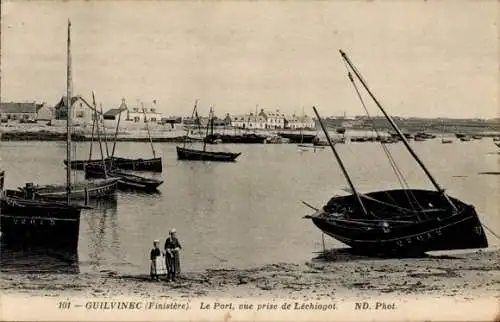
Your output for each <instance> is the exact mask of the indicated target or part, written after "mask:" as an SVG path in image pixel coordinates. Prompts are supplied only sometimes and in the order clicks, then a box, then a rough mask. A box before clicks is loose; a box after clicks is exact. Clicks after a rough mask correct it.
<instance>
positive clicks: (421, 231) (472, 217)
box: [0, 22, 488, 255]
mask: <svg viewBox="0 0 500 322" xmlns="http://www.w3.org/2000/svg"><path fill="white" fill-rule="evenodd" d="M67 43H68V46H67V51H68V53H67V55H68V68H67V89H66V90H67V96H66V100H67V101H68V98H71V97H72V93H71V88H72V86H71V82H72V77H71V24H70V23H69V22H68V39H67ZM341 56H342V58H343V60H344V61H345V62H346V67H347V68H348V75H349V79H350V80H351V82H352V84H353V85H354V86H355V88H356V90H357V91H358V88H357V85H356V82H355V80H354V77H353V76H352V73H353V74H354V75H355V76H356V78H357V79H358V80H359V82H360V83H361V84H362V85H363V87H364V88H365V90H366V91H367V92H368V94H369V96H370V97H371V98H372V99H373V100H374V101H375V103H376V105H377V106H378V108H379V109H380V110H381V111H382V113H383V114H384V115H385V117H386V118H387V120H388V121H389V123H390V124H391V126H392V127H393V129H394V131H395V135H394V137H397V140H398V141H401V142H403V144H404V145H405V147H406V148H407V150H408V152H409V153H410V154H411V155H412V157H413V158H414V159H415V160H416V162H417V163H418V164H419V165H420V166H421V168H422V169H423V170H424V172H425V174H426V175H427V177H428V178H429V180H430V181H431V182H432V184H433V186H434V188H435V190H422V189H411V188H409V187H403V188H402V189H398V190H383V191H376V192H371V193H366V194H363V193H360V192H358V191H357V189H356V187H355V185H354V183H353V181H352V179H351V177H350V176H349V174H348V173H347V171H346V169H345V167H344V165H343V162H342V159H341V158H340V156H339V154H338V152H337V150H336V148H335V145H336V143H342V142H340V141H334V140H332V139H331V138H330V136H329V134H328V131H327V129H326V127H325V126H324V124H323V121H322V119H321V117H320V116H319V113H318V111H317V109H316V108H315V107H313V110H314V112H315V114H316V116H317V119H318V120H319V122H320V125H321V128H322V130H323V132H324V134H325V137H326V142H318V141H316V139H315V137H316V136H311V137H309V136H305V135H301V138H300V140H301V141H300V142H301V144H305V143H306V142H310V143H312V144H313V145H314V146H318V147H319V146H323V147H325V148H326V147H330V148H331V150H332V151H333V153H334V156H335V159H336V160H337V162H338V164H339V166H340V168H341V169H342V172H343V174H344V176H345V178H346V181H347V183H348V184H349V192H350V194H349V195H347V196H334V197H332V198H331V199H330V200H329V201H328V202H327V203H326V205H324V206H323V207H321V208H315V207H313V206H310V205H309V206H310V207H311V208H314V211H315V212H314V214H311V215H308V216H306V217H307V218H310V219H311V220H312V222H313V223H314V224H315V225H316V226H317V227H318V228H319V229H320V230H322V231H323V232H324V233H326V234H328V235H330V236H332V237H333V238H335V239H337V240H339V241H340V242H342V243H344V244H347V245H349V246H351V247H352V248H354V249H356V250H360V251H362V252H364V253H377V254H378V253H385V254H399V255H401V254H403V255H405V254H416V253H424V252H427V251H431V250H451V249H467V248H484V247H487V246H488V241H487V239H486V235H485V234H484V231H483V229H482V223H481V222H480V220H479V218H478V215H477V213H476V211H475V209H474V207H473V206H472V205H469V204H466V203H465V202H462V201H460V200H458V199H457V198H453V197H450V196H448V195H447V193H446V192H445V190H444V189H443V188H442V187H441V186H440V185H439V184H438V183H437V182H436V180H435V179H434V178H433V176H432V175H431V174H430V172H429V171H428V169H427V168H426V167H425V165H424V164H423V163H422V161H421V160H420V159H419V158H418V156H417V155H416V153H415V152H414V151H413V149H412V147H411V146H410V145H409V143H408V138H407V137H406V136H405V135H404V134H403V133H402V132H401V130H400V129H399V128H398V126H397V125H396V124H395V123H394V121H393V120H392V118H391V117H390V116H389V115H388V114H387V113H386V112H385V110H384V109H383V108H382V106H381V105H380V103H379V102H378V101H377V99H376V98H375V97H374V95H373V94H372V93H371V91H370V90H369V89H368V86H367V85H366V82H365V81H364V80H363V78H362V77H361V76H360V73H359V72H358V70H357V69H356V68H355V67H354V65H353V64H352V62H351V61H350V59H349V58H348V57H347V55H346V54H345V53H344V52H342V51H341ZM360 99H361V97H360ZM362 103H363V102H362ZM363 105H364V103H363ZM66 108H67V142H66V143H67V154H66V160H64V164H65V165H66V184H64V185H50V186H49V185H46V186H38V185H35V184H33V183H28V184H26V185H25V186H24V187H20V188H18V189H17V190H8V189H7V190H5V189H4V187H3V185H4V177H5V172H0V184H1V187H0V188H1V193H2V194H1V196H0V202H1V208H0V209H1V213H0V227H1V233H2V236H1V237H2V244H4V245H5V244H7V245H9V246H11V247H14V248H18V247H21V248H24V247H42V248H48V247H50V248H57V249H65V250H72V251H76V249H77V246H78V237H79V225H80V215H81V212H82V211H85V209H88V208H89V205H88V204H89V202H88V201H89V200H91V199H100V198H106V197H108V196H111V195H113V194H114V193H115V191H116V190H117V189H133V190H137V189H139V190H146V191H155V190H156V189H157V188H158V186H159V185H161V184H162V182H163V181H161V180H158V179H154V178H147V177H144V176H142V175H138V174H137V172H139V171H142V172H144V171H148V172H156V173H161V172H162V171H163V169H162V158H161V157H156V153H155V150H154V147H153V143H152V141H151V137H149V138H150V142H151V148H152V151H153V158H150V159H130V158H124V157H117V156H115V148H116V135H117V133H118V126H119V122H120V120H118V125H117V131H116V133H115V141H114V143H113V148H112V151H111V153H109V149H108V145H107V142H106V144H105V146H106V148H105V149H104V148H103V144H102V140H101V136H100V135H101V134H100V133H101V132H100V131H101V130H100V125H99V121H97V120H98V119H99V118H98V117H97V108H96V105H95V98H94V112H95V113H96V114H95V115H96V118H95V120H96V121H94V126H93V136H92V138H94V133H95V134H96V137H97V140H98V141H99V148H100V152H101V155H100V158H98V159H92V144H93V140H92V141H91V148H90V153H89V158H88V159H87V160H72V154H71V144H72V142H71V104H69V102H67V104H66ZM197 114H198V113H197V101H196V103H195V106H194V110H193V115H196V116H197ZM213 116H214V114H213V109H212V108H211V109H210V120H212V122H211V124H212V126H207V128H206V131H207V133H206V136H205V138H209V139H205V140H203V142H200V143H201V144H203V148H199V149H195V148H192V147H187V143H188V142H187V141H185V142H184V145H183V146H177V158H178V159H179V160H193V161H219V162H233V161H235V160H236V159H237V158H238V157H239V156H240V155H241V152H213V151H208V150H207V144H211V143H217V142H216V140H217V138H216V137H215V136H214V135H213ZM196 119H198V118H196ZM94 128H95V132H94ZM210 129H212V133H209V132H208V131H209V130H210ZM344 132H345V130H344ZM344 132H342V133H340V132H339V134H344ZM148 133H149V131H148ZM186 137H187V136H186ZM289 139H292V140H297V137H289ZM380 143H382V146H384V144H385V143H390V142H385V141H383V140H381V141H380ZM105 150H106V152H104V151H105ZM385 152H386V153H387V156H388V158H389V160H391V162H392V163H391V164H392V166H393V168H394V170H395V173H396V175H397V176H398V179H400V182H402V183H404V182H406V181H405V180H404V178H402V175H401V171H398V170H399V169H398V167H397V165H396V164H395V162H394V159H393V158H391V156H390V151H388V150H387V149H385ZM71 170H81V171H84V172H85V176H86V179H88V180H85V181H82V182H72V179H71ZM130 171H134V173H131V172H130Z"/></svg>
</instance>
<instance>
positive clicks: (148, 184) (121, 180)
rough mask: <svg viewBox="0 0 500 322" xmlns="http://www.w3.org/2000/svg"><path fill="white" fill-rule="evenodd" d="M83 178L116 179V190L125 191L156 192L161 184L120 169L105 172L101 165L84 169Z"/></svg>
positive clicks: (158, 181) (155, 180) (156, 180)
mask: <svg viewBox="0 0 500 322" xmlns="http://www.w3.org/2000/svg"><path fill="white" fill-rule="evenodd" d="M85 176H86V177H88V178H104V177H106V176H107V177H109V178H116V179H118V188H119V189H125V190H143V191H156V190H157V189H158V187H159V186H160V185H161V184H162V183H163V181H162V180H158V179H153V178H146V177H143V176H138V175H134V174H132V173H128V172H126V171H123V170H121V169H111V170H105V169H104V166H103V165H92V166H87V167H86V168H85Z"/></svg>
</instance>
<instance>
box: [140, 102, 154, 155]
mask: <svg viewBox="0 0 500 322" xmlns="http://www.w3.org/2000/svg"><path fill="white" fill-rule="evenodd" d="M142 113H143V114H144V123H146V130H147V131H148V137H149V143H150V144H151V150H152V151H153V158H156V152H155V147H154V146H153V139H151V134H150V133H149V124H148V122H147V119H146V109H145V108H144V105H143V106H142Z"/></svg>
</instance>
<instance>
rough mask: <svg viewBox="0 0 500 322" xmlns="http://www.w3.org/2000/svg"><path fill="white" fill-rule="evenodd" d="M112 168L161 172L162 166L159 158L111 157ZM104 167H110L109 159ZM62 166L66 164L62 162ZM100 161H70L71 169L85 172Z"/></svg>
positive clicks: (100, 161) (100, 162)
mask: <svg viewBox="0 0 500 322" xmlns="http://www.w3.org/2000/svg"><path fill="white" fill-rule="evenodd" d="M112 160H113V166H114V167H116V168H119V169H123V170H132V171H151V172H162V171H163V165H162V159H161V158H152V159H128V158H118V157H113V159H112ZM105 162H106V166H108V167H109V166H111V158H106V159H105ZM64 164H65V165H67V164H68V162H67V161H66V160H64ZM99 164H102V160H75V161H71V168H72V169H75V170H85V167H86V166H87V165H99Z"/></svg>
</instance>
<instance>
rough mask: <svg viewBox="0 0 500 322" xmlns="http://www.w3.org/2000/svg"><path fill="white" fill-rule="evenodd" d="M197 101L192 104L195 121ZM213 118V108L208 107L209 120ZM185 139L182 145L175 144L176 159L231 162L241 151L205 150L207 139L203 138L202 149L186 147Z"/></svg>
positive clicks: (197, 119)
mask: <svg viewBox="0 0 500 322" xmlns="http://www.w3.org/2000/svg"><path fill="white" fill-rule="evenodd" d="M197 105H198V101H196V102H195V104H194V109H193V115H196V121H197V122H198V124H199V123H200V122H199V117H198V112H197ZM211 118H213V110H212V108H210V114H209V122H210V120H211ZM208 129H209V126H208V124H207V134H208ZM187 137H188V136H187V134H186V139H185V140H184V145H183V146H182V147H180V146H177V147H176V148H177V159H179V160H191V161H219V162H233V161H235V160H236V158H237V157H238V156H240V154H241V152H239V153H233V152H213V151H207V140H203V150H196V149H189V148H186V141H187Z"/></svg>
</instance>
